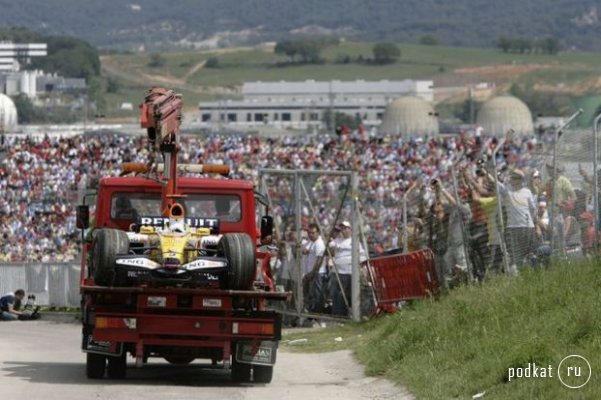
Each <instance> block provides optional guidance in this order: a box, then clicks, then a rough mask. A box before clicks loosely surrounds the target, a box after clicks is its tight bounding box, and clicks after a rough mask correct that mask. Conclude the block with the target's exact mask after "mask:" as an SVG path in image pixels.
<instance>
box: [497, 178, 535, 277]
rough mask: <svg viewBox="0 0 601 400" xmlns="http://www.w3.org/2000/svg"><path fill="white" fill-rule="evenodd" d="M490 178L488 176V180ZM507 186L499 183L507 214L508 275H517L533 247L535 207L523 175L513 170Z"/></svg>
mask: <svg viewBox="0 0 601 400" xmlns="http://www.w3.org/2000/svg"><path fill="white" fill-rule="evenodd" d="M491 178H492V177H491V176H490V174H489V179H491ZM509 179H510V181H509V184H504V183H501V182H499V183H498V185H499V191H500V193H501V201H502V204H503V205H504V206H505V210H506V212H507V225H506V226H507V230H506V238H507V239H506V240H507V250H508V252H509V256H510V257H511V265H510V271H507V272H508V273H509V274H510V275H517V272H518V271H517V267H518V266H522V265H523V264H524V260H525V258H526V256H527V255H528V254H530V253H531V252H532V251H533V250H534V245H535V230H534V225H535V216H536V206H535V204H534V196H533V195H532V192H531V191H530V189H528V188H527V187H525V186H524V173H523V172H522V171H521V170H519V169H514V170H512V171H511V173H510V174H509Z"/></svg>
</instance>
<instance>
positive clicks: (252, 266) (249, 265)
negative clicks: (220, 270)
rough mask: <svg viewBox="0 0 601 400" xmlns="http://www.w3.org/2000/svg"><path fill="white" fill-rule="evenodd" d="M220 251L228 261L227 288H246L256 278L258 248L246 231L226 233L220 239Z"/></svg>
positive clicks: (249, 286)
mask: <svg viewBox="0 0 601 400" xmlns="http://www.w3.org/2000/svg"><path fill="white" fill-rule="evenodd" d="M219 248H220V251H221V252H222V253H223V255H224V256H225V258H226V259H227V262H228V268H229V269H228V279H227V286H228V287H227V288H228V289H233V290H246V289H249V288H251V286H252V284H253V282H254V280H255V271H256V253H255V252H256V249H255V244H254V243H253V241H252V239H251V238H250V236H248V235H247V234H245V233H226V234H225V235H223V237H222V238H221V240H220V241H219Z"/></svg>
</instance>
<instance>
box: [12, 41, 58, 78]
mask: <svg viewBox="0 0 601 400" xmlns="http://www.w3.org/2000/svg"><path fill="white" fill-rule="evenodd" d="M46 55H48V47H47V45H46V43H12V42H0V72H5V73H10V72H18V71H19V70H20V68H21V64H22V63H28V62H29V61H30V60H31V57H43V56H46Z"/></svg>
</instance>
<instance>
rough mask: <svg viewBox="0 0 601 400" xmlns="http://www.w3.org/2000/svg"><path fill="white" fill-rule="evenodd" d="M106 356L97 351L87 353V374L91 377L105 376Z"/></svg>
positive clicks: (99, 377) (100, 377)
mask: <svg viewBox="0 0 601 400" xmlns="http://www.w3.org/2000/svg"><path fill="white" fill-rule="evenodd" d="M105 369H106V356H103V355H102V354H96V353H86V376H87V377H88V378H89V379H102V378H104V370H105Z"/></svg>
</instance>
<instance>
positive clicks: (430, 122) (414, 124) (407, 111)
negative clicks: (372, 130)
mask: <svg viewBox="0 0 601 400" xmlns="http://www.w3.org/2000/svg"><path fill="white" fill-rule="evenodd" d="M438 130H439V128H438V116H437V115H436V113H435V111H434V107H433V106H432V104H430V103H429V102H427V101H426V100H424V99H422V98H420V97H415V96H403V97H399V98H398V99H396V100H395V101H393V102H392V103H390V104H389V105H388V107H386V111H385V112H384V118H383V120H382V124H381V125H380V127H379V129H378V132H380V133H383V134H390V135H402V136H412V135H414V136H420V135H424V134H427V135H438Z"/></svg>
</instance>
